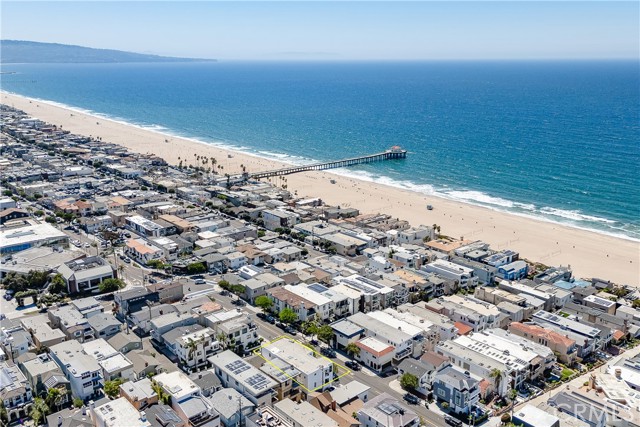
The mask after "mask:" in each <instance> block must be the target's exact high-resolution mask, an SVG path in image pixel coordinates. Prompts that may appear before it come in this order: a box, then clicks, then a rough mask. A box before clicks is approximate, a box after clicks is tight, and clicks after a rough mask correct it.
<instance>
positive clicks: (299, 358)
mask: <svg viewBox="0 0 640 427" xmlns="http://www.w3.org/2000/svg"><path fill="white" fill-rule="evenodd" d="M261 351H262V356H263V357H264V358H265V359H267V360H274V359H279V360H281V361H283V362H285V363H287V364H289V365H291V366H292V367H293V368H295V369H296V370H298V371H299V372H300V375H299V376H298V377H297V378H296V379H295V380H296V382H298V384H300V385H301V386H302V387H304V388H305V390H304V392H305V393H306V394H308V393H310V392H311V391H316V390H321V389H323V388H324V386H325V385H327V384H328V383H330V382H331V381H332V380H333V362H332V361H331V360H329V359H327V358H324V357H317V355H316V354H315V353H314V351H312V350H311V349H309V348H307V347H304V346H302V345H300V344H299V343H297V342H296V341H294V340H292V339H288V338H282V339H279V340H277V341H275V342H272V343H270V344H267V345H265V346H263V347H262V348H261Z"/></svg>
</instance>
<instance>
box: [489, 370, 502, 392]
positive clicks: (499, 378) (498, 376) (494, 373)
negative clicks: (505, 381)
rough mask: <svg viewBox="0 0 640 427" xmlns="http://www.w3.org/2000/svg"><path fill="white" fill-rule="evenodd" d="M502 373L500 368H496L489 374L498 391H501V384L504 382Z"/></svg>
mask: <svg viewBox="0 0 640 427" xmlns="http://www.w3.org/2000/svg"><path fill="white" fill-rule="evenodd" d="M502 375H503V374H502V371H501V370H500V369H498V368H494V369H493V370H492V371H491V372H490V373H489V378H493V379H494V381H495V383H496V391H497V390H499V389H500V382H501V381H502ZM498 394H500V393H498Z"/></svg>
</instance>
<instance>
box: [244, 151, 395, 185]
mask: <svg viewBox="0 0 640 427" xmlns="http://www.w3.org/2000/svg"><path fill="white" fill-rule="evenodd" d="M406 157H407V150H403V149H402V148H400V147H398V146H397V145H396V146H394V147H391V148H390V149H388V150H387V151H384V152H382V153H376V154H369V155H367V156H360V157H352V158H350V159H343V160H334V161H332V162H324V163H313V164H310V165H301V166H291V167H288V168H283V169H275V170H271V171H265V172H256V173H248V174H247V175H248V176H247V178H251V179H260V178H268V177H270V176H282V175H290V174H292V173H298V172H306V171H321V170H326V169H335V168H344V167H348V166H354V165H361V164H364V163H373V162H380V161H383V160H393V159H404V158H406Z"/></svg>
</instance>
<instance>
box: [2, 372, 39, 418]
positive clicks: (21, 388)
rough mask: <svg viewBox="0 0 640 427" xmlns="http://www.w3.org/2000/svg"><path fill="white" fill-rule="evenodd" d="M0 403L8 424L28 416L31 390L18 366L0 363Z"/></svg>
mask: <svg viewBox="0 0 640 427" xmlns="http://www.w3.org/2000/svg"><path fill="white" fill-rule="evenodd" d="M0 401H1V402H2V404H3V406H4V408H5V409H6V411H7V416H8V417H9V422H15V421H17V420H18V419H20V418H26V417H28V416H29V409H30V407H31V404H32V403H33V389H32V387H31V384H30V383H29V381H28V380H27V378H26V377H25V376H24V374H23V373H22V371H20V369H18V366H17V365H15V364H13V363H9V362H0Z"/></svg>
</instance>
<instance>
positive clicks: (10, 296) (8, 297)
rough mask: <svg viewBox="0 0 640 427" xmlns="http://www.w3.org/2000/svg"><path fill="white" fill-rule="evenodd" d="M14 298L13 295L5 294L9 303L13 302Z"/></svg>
mask: <svg viewBox="0 0 640 427" xmlns="http://www.w3.org/2000/svg"><path fill="white" fill-rule="evenodd" d="M12 298H13V295H10V294H4V299H6V300H7V301H11V299H12Z"/></svg>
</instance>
